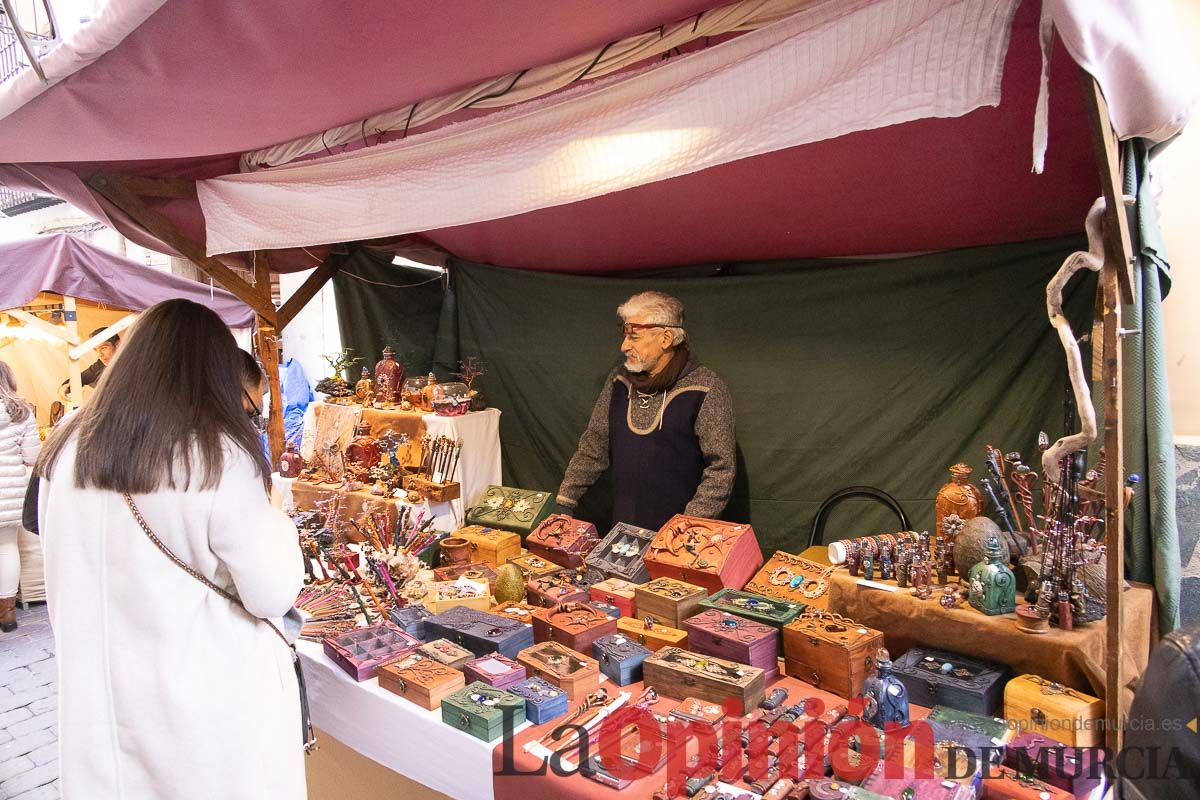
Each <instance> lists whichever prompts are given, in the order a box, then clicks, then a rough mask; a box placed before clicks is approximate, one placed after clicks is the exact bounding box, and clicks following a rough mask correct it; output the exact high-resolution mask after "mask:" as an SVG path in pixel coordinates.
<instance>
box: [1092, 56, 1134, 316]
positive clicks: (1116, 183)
mask: <svg viewBox="0 0 1200 800" xmlns="http://www.w3.org/2000/svg"><path fill="white" fill-rule="evenodd" d="M1079 74H1080V76H1081V77H1082V79H1083V95H1084V98H1083V99H1084V105H1086V106H1087V111H1088V118H1089V119H1090V121H1091V131H1092V149H1093V151H1094V152H1095V154H1096V165H1097V166H1098V167H1099V169H1100V189H1101V191H1102V192H1103V193H1104V202H1105V209H1104V221H1105V226H1104V256H1105V259H1106V260H1109V259H1111V260H1112V261H1113V262H1114V263H1116V264H1118V265H1119V266H1120V269H1119V270H1118V272H1117V277H1118V279H1119V282H1120V289H1121V302H1123V303H1125V304H1129V303H1132V302H1133V261H1132V259H1131V258H1130V256H1131V254H1132V250H1133V248H1132V247H1131V245H1130V243H1129V220H1128V218H1127V217H1126V215H1125V202H1124V192H1122V190H1121V184H1122V174H1121V163H1120V161H1121V160H1120V156H1119V154H1118V152H1117V139H1116V134H1114V133H1113V129H1112V122H1111V121H1110V120H1109V117H1108V103H1107V101H1105V99H1104V94H1103V93H1102V92H1101V91H1100V84H1098V83H1096V80H1095V78H1093V77H1092V76H1091V75H1090V74H1088V73H1087V72H1086V71H1085V70H1083V69H1080V71H1079Z"/></svg>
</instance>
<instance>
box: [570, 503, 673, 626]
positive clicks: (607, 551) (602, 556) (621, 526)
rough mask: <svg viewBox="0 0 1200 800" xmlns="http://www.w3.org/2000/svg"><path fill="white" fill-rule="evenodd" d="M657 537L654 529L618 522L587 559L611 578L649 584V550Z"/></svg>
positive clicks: (591, 564)
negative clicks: (647, 564)
mask: <svg viewBox="0 0 1200 800" xmlns="http://www.w3.org/2000/svg"><path fill="white" fill-rule="evenodd" d="M655 536H656V533H655V532H654V531H651V530H647V529H646V528H639V527H637V526H636V525H630V524H629V523H627V522H618V523H617V524H616V525H614V526H613V529H612V530H611V531H609V532H608V534H607V535H606V536H605V537H604V538H603V539H601V540H600V543H599V544H598V545H596V548H595V549H594V550H592V552H591V553H590V554H589V555H588V557H587V558H586V559H585V561H586V563H587V565H588V566H589V567H594V568H596V569H598V570H600V571H601V572H603V573H604V574H605V575H606V576H608V577H610V578H621V579H623V580H626V581H629V582H631V583H645V582H646V581H648V580H650V573H649V572H647V571H646V560H645V558H646V551H647V550H649V549H650V542H652V541H653V540H654V537H655ZM630 616H633V615H632V614H631V615H630Z"/></svg>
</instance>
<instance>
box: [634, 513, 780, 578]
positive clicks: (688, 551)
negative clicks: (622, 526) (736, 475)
mask: <svg viewBox="0 0 1200 800" xmlns="http://www.w3.org/2000/svg"><path fill="white" fill-rule="evenodd" d="M762 565H763V555H762V550H760V549H759V547H758V539H757V538H755V536H754V529H753V528H751V527H750V526H749V525H737V524H733V523H731V522H720V521H718V520H712V519H703V518H701V517H689V516H687V515H684V514H676V515H675V516H674V517H672V518H671V519H669V520H667V524H666V525H664V526H663V527H662V528H661V529H660V530H659V532H658V534H657V535H656V536H655V537H654V541H653V542H651V543H650V549H649V550H648V551H647V552H646V569H647V571H649V573H650V577H652V578H678V579H680V580H683V581H687V582H688V583H693V584H695V585H697V586H703V587H704V588H705V589H707V590H708V591H710V592H716V591H720V590H721V589H724V588H727V587H732V588H734V589H741V588H742V587H743V586H745V585H746V582H747V581H748V580H750V578H752V577H753V576H754V573H755V572H757V571H758V568H759V567H761V566H762Z"/></svg>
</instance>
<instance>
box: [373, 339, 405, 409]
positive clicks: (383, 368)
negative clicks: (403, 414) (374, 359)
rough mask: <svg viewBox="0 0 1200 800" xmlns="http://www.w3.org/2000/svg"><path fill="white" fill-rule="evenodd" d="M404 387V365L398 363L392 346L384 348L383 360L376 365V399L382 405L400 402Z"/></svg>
mask: <svg viewBox="0 0 1200 800" xmlns="http://www.w3.org/2000/svg"><path fill="white" fill-rule="evenodd" d="M403 385H404V365H403V364H401V363H399V362H398V361H396V353H395V351H394V350H392V348H391V346H388V347H385V348H383V358H382V359H381V360H380V361H379V363H378V364H376V365H375V399H376V400H378V401H379V403H380V404H382V405H391V404H393V403H399V402H400V387H401V386H403Z"/></svg>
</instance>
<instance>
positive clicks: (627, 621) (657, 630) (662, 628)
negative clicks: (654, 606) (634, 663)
mask: <svg viewBox="0 0 1200 800" xmlns="http://www.w3.org/2000/svg"><path fill="white" fill-rule="evenodd" d="M617 631H618V632H620V633H623V634H624V635H626V636H628V637H629V638H630V639H633V640H634V641H635V642H637V643H638V644H640V645H642V646H643V647H645V648H646V649H647V650H650V651H651V652H654V651H655V650H658V649H659V648H660V647H687V646H688V640H687V631H684V630H680V629H679V628H672V627H670V626H669V625H662V624H659V623H658V622H656V621H655V620H654V617H642V618H641V619H632V618H630V617H621V618H620V619H619V620H617Z"/></svg>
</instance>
